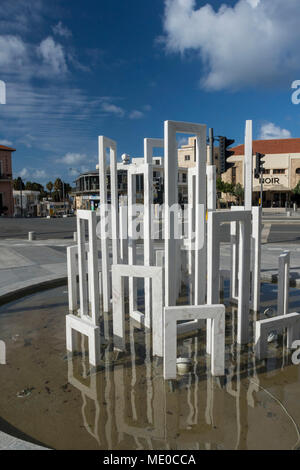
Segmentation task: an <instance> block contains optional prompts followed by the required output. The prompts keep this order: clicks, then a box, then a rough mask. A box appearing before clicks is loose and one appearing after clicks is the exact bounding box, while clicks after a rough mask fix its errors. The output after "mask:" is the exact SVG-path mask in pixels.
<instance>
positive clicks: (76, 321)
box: [66, 314, 101, 367]
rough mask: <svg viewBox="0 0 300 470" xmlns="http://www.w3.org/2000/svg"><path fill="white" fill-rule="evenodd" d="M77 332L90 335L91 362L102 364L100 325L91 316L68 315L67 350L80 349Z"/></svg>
mask: <svg viewBox="0 0 300 470" xmlns="http://www.w3.org/2000/svg"><path fill="white" fill-rule="evenodd" d="M77 333H81V334H82V335H85V336H87V337H88V340H89V363H90V364H91V365H92V366H95V367H96V366H98V365H99V364H100V346H101V338H100V327H99V326H95V325H94V324H93V323H92V322H91V320H90V319H89V317H87V316H84V317H81V318H80V317H77V316H75V315H72V314H69V315H67V316H66V337H67V351H70V352H74V351H75V350H78V347H79V345H78V342H77Z"/></svg>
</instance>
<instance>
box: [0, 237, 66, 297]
mask: <svg viewBox="0 0 300 470" xmlns="http://www.w3.org/2000/svg"><path fill="white" fill-rule="evenodd" d="M71 245H74V241H72V240H39V241H33V242H29V241H27V240H16V239H15V240H14V239H7V240H1V241H0V298H1V300H2V301H6V300H10V298H16V297H18V296H20V295H22V292H25V291H26V292H28V289H29V287H32V288H37V287H40V288H41V287H43V286H46V285H47V284H49V283H50V282H51V283H53V285H58V284H61V283H64V282H65V281H66V279H67V254H66V250H67V247H68V246H71Z"/></svg>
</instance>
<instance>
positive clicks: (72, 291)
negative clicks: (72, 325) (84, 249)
mask: <svg viewBox="0 0 300 470" xmlns="http://www.w3.org/2000/svg"><path fill="white" fill-rule="evenodd" d="M76 233H77V232H76ZM77 254H78V246H77V245H75V246H68V247H67V271H68V299H69V312H70V313H75V312H76V311H77V310H78V295H77V273H78V267H77V261H76V258H77Z"/></svg>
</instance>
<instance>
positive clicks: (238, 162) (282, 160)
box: [222, 139, 300, 207]
mask: <svg viewBox="0 0 300 470" xmlns="http://www.w3.org/2000/svg"><path fill="white" fill-rule="evenodd" d="M231 150H233V151H234V152H235V154H234V155H233V156H232V157H230V158H229V159H228V161H229V162H234V164H235V165H234V167H232V168H230V169H229V170H227V172H226V173H224V174H223V175H222V179H223V181H226V182H229V183H233V184H237V183H240V184H241V185H242V186H244V165H243V161H244V145H239V146H237V147H233V148H232V149H231ZM256 152H259V153H262V154H265V157H264V160H265V163H264V175H263V181H262V182H263V206H264V207H285V205H286V204H287V205H290V204H291V196H292V193H291V191H292V189H294V188H295V186H296V185H297V183H298V182H299V181H300V139H274V140H254V141H253V169H255V165H256V157H255V154H256ZM260 186H261V184H260V179H256V178H255V177H254V171H253V203H254V204H257V203H258V200H259V197H260Z"/></svg>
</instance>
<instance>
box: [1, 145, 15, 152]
mask: <svg viewBox="0 0 300 470" xmlns="http://www.w3.org/2000/svg"><path fill="white" fill-rule="evenodd" d="M0 150H9V151H10V152H15V151H16V149H13V148H11V147H6V145H0Z"/></svg>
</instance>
